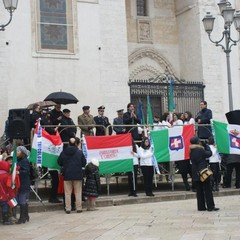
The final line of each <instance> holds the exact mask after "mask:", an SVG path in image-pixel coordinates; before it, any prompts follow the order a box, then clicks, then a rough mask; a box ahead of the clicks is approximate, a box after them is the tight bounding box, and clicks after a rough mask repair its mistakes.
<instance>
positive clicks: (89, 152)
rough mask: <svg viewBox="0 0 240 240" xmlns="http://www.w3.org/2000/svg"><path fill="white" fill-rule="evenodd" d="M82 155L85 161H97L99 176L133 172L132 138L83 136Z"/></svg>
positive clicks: (124, 136) (123, 135)
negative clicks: (94, 159) (83, 154)
mask: <svg viewBox="0 0 240 240" xmlns="http://www.w3.org/2000/svg"><path fill="white" fill-rule="evenodd" d="M83 142H84V150H83V151H84V153H85V157H86V158H87V161H88V162H90V161H91V160H92V159H93V158H96V159H98V161H99V172H100V174H109V173H118V172H131V171H132V170H133V156H132V153H131V151H132V136H131V134H130V133H127V134H121V135H113V136H85V137H84V140H83Z"/></svg>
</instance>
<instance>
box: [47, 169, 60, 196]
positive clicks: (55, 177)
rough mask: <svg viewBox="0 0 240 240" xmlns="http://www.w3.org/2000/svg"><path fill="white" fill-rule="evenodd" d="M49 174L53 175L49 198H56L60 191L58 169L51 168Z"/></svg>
mask: <svg viewBox="0 0 240 240" xmlns="http://www.w3.org/2000/svg"><path fill="white" fill-rule="evenodd" d="M49 174H50V176H51V184H52V188H51V192H50V196H49V200H54V199H56V198H57V193H58V183H59V178H58V171H57V170H49Z"/></svg>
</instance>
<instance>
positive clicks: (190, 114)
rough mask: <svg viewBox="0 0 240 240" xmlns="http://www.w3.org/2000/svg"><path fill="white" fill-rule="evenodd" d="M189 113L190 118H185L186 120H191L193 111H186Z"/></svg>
mask: <svg viewBox="0 0 240 240" xmlns="http://www.w3.org/2000/svg"><path fill="white" fill-rule="evenodd" d="M185 113H186V114H187V115H188V118H185V120H187V121H189V120H190V119H191V118H192V113H191V112H189V111H186V112H185Z"/></svg>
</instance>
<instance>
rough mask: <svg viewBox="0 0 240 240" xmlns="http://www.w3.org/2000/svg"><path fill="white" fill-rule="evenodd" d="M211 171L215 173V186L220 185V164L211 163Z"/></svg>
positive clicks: (213, 179) (213, 177)
mask: <svg viewBox="0 0 240 240" xmlns="http://www.w3.org/2000/svg"><path fill="white" fill-rule="evenodd" d="M209 165H210V168H211V170H212V171H213V176H212V181H213V185H215V186H218V183H219V171H220V167H219V163H209Z"/></svg>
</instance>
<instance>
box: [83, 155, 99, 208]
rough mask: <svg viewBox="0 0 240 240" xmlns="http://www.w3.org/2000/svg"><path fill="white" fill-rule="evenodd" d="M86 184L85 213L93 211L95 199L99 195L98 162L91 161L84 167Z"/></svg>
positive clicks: (95, 160)
mask: <svg viewBox="0 0 240 240" xmlns="http://www.w3.org/2000/svg"><path fill="white" fill-rule="evenodd" d="M85 175H86V183H85V187H84V196H86V197H87V211H95V210H97V209H96V208H95V203H96V198H97V197H98V195H99V193H100V188H101V185H100V176H99V161H98V160H97V159H95V158H94V159H92V161H91V162H89V163H88V164H87V166H86V167H85Z"/></svg>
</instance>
